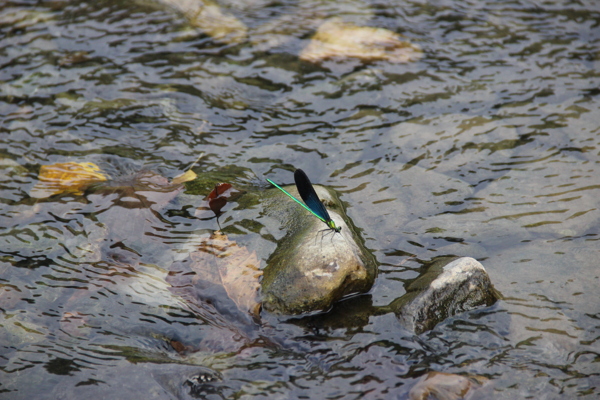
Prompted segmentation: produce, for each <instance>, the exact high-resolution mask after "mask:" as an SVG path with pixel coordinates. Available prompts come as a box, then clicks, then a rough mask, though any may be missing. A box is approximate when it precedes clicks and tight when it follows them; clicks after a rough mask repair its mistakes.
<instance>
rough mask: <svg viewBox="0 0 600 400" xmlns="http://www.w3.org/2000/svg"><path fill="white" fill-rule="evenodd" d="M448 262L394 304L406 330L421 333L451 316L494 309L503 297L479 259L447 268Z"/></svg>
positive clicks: (437, 266)
mask: <svg viewBox="0 0 600 400" xmlns="http://www.w3.org/2000/svg"><path fill="white" fill-rule="evenodd" d="M446 261H447V260H446ZM446 261H441V262H439V263H434V264H433V265H432V266H431V268H430V269H429V270H428V271H427V273H426V274H424V275H421V276H420V277H419V278H418V279H417V280H415V281H414V282H413V283H412V284H411V285H410V286H409V287H408V288H407V293H406V295H404V296H402V297H401V298H399V299H398V300H396V301H394V302H393V303H392V304H391V305H390V307H391V308H392V309H393V311H394V312H395V313H396V316H397V317H398V319H399V320H400V322H401V323H402V325H404V327H405V328H407V329H409V330H411V331H413V332H415V333H417V334H420V333H423V332H425V331H428V330H430V329H433V328H434V327H435V325H437V324H438V323H440V322H442V321H443V320H445V319H446V318H448V317H451V316H454V315H457V314H460V313H462V312H465V311H469V310H473V309H475V308H478V307H482V306H490V305H492V304H494V303H495V302H496V300H498V299H499V298H500V294H499V293H498V292H497V291H496V290H495V289H494V287H493V286H492V283H491V282H490V277H489V276H488V274H487V272H486V271H485V268H484V267H483V265H481V264H480V263H479V262H478V261H477V260H475V259H473V258H471V257H461V258H458V259H455V260H453V261H451V262H449V263H446V264H445V265H444V263H445V262H446Z"/></svg>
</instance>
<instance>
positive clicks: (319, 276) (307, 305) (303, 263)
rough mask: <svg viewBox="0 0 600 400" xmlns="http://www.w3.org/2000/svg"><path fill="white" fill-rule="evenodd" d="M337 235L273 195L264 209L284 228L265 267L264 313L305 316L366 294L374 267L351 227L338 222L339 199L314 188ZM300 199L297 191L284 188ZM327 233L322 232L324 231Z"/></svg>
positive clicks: (278, 194) (273, 192)
mask: <svg viewBox="0 0 600 400" xmlns="http://www.w3.org/2000/svg"><path fill="white" fill-rule="evenodd" d="M314 187H315V190H316V192H317V194H318V195H319V197H320V198H321V200H325V201H326V202H327V209H328V211H329V214H330V216H331V218H332V219H333V220H334V221H335V223H336V225H338V226H340V227H342V230H341V232H339V233H336V232H333V231H331V230H328V229H327V227H326V225H325V224H324V223H323V222H322V221H320V220H319V219H318V218H316V217H315V216H313V215H312V214H310V213H309V212H308V211H307V210H305V209H304V208H302V207H300V206H299V205H298V204H296V203H295V202H294V201H292V200H291V199H290V198H288V197H287V196H285V194H283V193H281V192H280V191H278V190H276V189H273V190H271V191H269V192H268V193H267V194H266V195H265V196H266V199H265V209H266V210H268V212H269V214H270V215H272V216H274V217H276V218H277V219H278V221H279V223H282V224H283V228H282V229H285V230H286V231H287V232H286V235H285V237H284V238H283V239H281V240H280V241H279V242H278V246H277V249H276V250H275V252H274V253H273V255H272V256H271V257H270V259H269V260H268V262H267V266H266V268H265V269H264V275H263V281H262V293H263V307H264V309H265V310H267V311H271V312H274V313H279V314H304V313H310V312H316V311H325V310H327V309H329V308H330V307H331V306H332V305H333V303H334V302H336V301H337V300H340V299H341V298H343V297H345V296H348V295H351V294H355V293H364V292H366V291H368V290H369V289H370V288H371V286H372V285H373V281H374V280H375V275H376V266H375V262H374V259H373V257H372V255H371V254H370V253H368V252H367V250H366V249H365V248H364V247H363V246H362V243H361V241H360V238H359V237H358V235H357V234H356V232H355V229H354V227H353V226H352V225H351V224H348V223H347V222H346V220H345V219H344V218H343V217H342V215H343V214H344V212H343V209H342V206H341V203H340V201H339V199H337V198H336V197H334V196H333V195H332V194H331V193H330V192H329V191H328V190H327V189H325V188H323V187H322V186H318V185H317V186H314ZM286 190H288V191H289V192H290V193H291V194H292V195H294V196H296V197H297V198H300V196H299V195H298V192H297V191H296V188H295V187H292V186H290V187H286ZM324 229H325V231H324Z"/></svg>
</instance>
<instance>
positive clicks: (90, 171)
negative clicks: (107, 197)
mask: <svg viewBox="0 0 600 400" xmlns="http://www.w3.org/2000/svg"><path fill="white" fill-rule="evenodd" d="M38 178H39V182H38V183H37V184H36V185H35V186H34V187H33V189H32V190H31V193H30V195H31V197H35V198H39V199H41V198H45V197H50V196H53V195H55V194H60V193H74V194H82V193H83V191H84V190H85V188H86V187H88V186H89V185H90V184H92V183H95V182H102V181H106V180H107V177H106V175H104V174H103V173H102V172H101V171H100V168H99V167H98V166H97V165H96V164H94V163H91V162H86V163H76V162H66V163H57V164H52V165H42V166H41V167H40V174H39V177H38Z"/></svg>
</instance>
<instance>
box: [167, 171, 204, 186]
mask: <svg viewBox="0 0 600 400" xmlns="http://www.w3.org/2000/svg"><path fill="white" fill-rule="evenodd" d="M197 177H198V175H196V173H195V172H194V171H192V170H191V169H188V170H187V171H185V172H184V173H183V174H181V175H177V176H176V177H175V178H173V180H172V181H171V183H173V184H175V185H179V184H181V183H184V182H189V181H193V180H194V179H196V178H197Z"/></svg>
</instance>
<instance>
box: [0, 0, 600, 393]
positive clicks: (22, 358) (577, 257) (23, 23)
mask: <svg viewBox="0 0 600 400" xmlns="http://www.w3.org/2000/svg"><path fill="white" fill-rule="evenodd" d="M219 4H220V6H221V7H223V9H224V10H227V12H229V13H230V14H232V15H234V16H235V17H236V18H238V19H239V20H240V21H242V22H243V24H245V25H246V26H247V27H248V40H246V41H243V42H241V43H239V44H222V43H219V42H217V41H215V40H213V39H212V38H210V37H208V36H207V35H205V34H203V33H202V32H201V31H199V30H198V29H195V28H193V27H191V26H190V24H189V22H188V21H187V20H186V19H185V18H184V17H183V16H182V15H181V14H179V13H178V12H177V11H176V10H173V9H172V8H170V7H169V6H166V5H163V4H161V3H159V2H151V1H147V2H120V1H110V0H103V1H96V2H85V1H61V0H53V1H5V2H2V3H1V4H0V116H1V119H0V229H1V230H0V326H1V329H0V398H3V399H4V398H6V399H34V398H35V399H58V398H60V399H74V398H77V399H81V398H101V397H104V396H106V397H107V398H108V397H110V398H113V399H133V398H144V399H151V398H156V399H169V398H190V397H191V396H193V395H194V393H191V392H190V390H189V388H186V387H185V386H182V385H181V382H182V381H184V380H185V379H183V378H185V377H186V376H192V375H194V374H197V373H198V371H199V370H201V369H202V368H207V369H210V371H217V372H218V374H220V377H219V382H218V385H216V386H215V389H214V390H213V391H212V392H210V393H205V394H203V396H205V397H206V398H236V399H262V398H265V399H267V398H268V399H270V400H273V399H293V398H312V399H396V398H399V399H400V398H406V397H407V394H408V391H409V390H410V388H411V387H412V386H413V385H414V383H415V382H416V381H417V379H418V378H419V377H421V376H422V375H424V374H425V373H426V372H428V371H439V372H446V373H454V374H460V375H477V376H483V377H485V378H487V379H488V382H487V384H486V385H485V387H484V388H482V389H480V391H479V392H475V393H474V398H486V399H488V398H497V399H526V398H535V399H570V398H597V397H598V396H599V395H600V363H599V361H600V343H599V338H600V298H599V296H598V293H599V289H600V266H599V260H600V243H599V241H600V235H599V226H600V210H599V206H600V201H599V198H600V127H599V125H600V124H599V122H600V96H599V95H600V89H599V87H600V26H599V25H600V4H599V3H598V2H596V1H594V0H589V1H584V0H582V1H566V0H565V1H558V0H556V1H552V0H548V1H541V0H539V1H534V0H531V1H530V0H488V1H479V0H477V1H474V0H473V1H467V0H453V1H450V0H446V1H444V0H439V1H385V0H382V1H359V0H352V1H350V0H349V1H342V2H328V1H317V0H315V1H311V0H306V1H302V0H301V1H299V2H293V1H285V2H267V1H262V0H256V1H248V2H236V1H234V0H224V1H222V2H220V3H219ZM315 16H318V17H319V18H327V17H341V18H343V19H344V20H347V21H351V22H353V23H355V24H357V25H365V26H374V27H381V28H386V29H389V30H391V31H394V32H397V33H401V34H402V35H404V37H405V39H406V40H409V41H410V42H412V43H414V44H416V45H418V46H420V47H421V48H422V49H423V52H424V54H423V57H422V58H421V59H420V60H418V61H415V62H412V63H407V64H398V63H393V62H389V61H375V62H371V63H360V62H357V61H356V60H338V61H328V62H325V63H324V64H322V65H313V64H310V63H308V62H304V61H301V60H299V58H298V54H299V52H300V51H301V50H302V48H304V47H305V46H306V45H307V43H308V41H309V39H310V36H311V34H312V33H313V32H314V29H315V24H314V18H316V17H315ZM277 21H289V22H288V23H285V24H283V25H284V26H285V27H286V28H287V30H286V31H285V34H283V35H279V36H277V40H276V41H275V42H276V43H275V44H274V45H269V46H265V45H264V43H266V42H269V39H270V38H271V36H270V35H271V34H270V33H269V32H270V31H269V29H267V28H265V27H268V26H270V25H269V24H275V25H276V22H277ZM279 26H281V24H279ZM273 37H274V36H273ZM269 43H271V42H269ZM202 152H203V153H204V154H205V155H204V157H203V158H201V160H200V161H199V163H198V164H197V165H196V166H195V167H194V171H195V172H196V173H197V174H198V175H200V176H202V175H207V176H223V177H227V178H228V181H230V183H232V184H234V185H235V186H237V187H240V188H243V190H245V191H247V192H260V191H261V190H266V189H268V186H269V185H268V184H267V183H266V181H265V178H267V177H269V178H271V179H273V180H274V181H276V182H280V183H282V184H284V183H286V184H288V183H292V171H293V170H294V168H302V169H304V170H305V171H306V172H307V174H308V175H309V176H310V177H311V179H312V180H313V182H314V183H320V184H323V185H327V186H330V187H332V188H334V189H335V190H337V192H338V193H339V194H340V197H341V199H342V200H343V201H344V203H345V204H346V206H347V212H348V216H349V217H350V218H351V219H352V221H353V223H354V224H355V225H356V226H357V227H358V228H359V229H360V230H361V234H362V236H363V237H364V239H365V243H366V246H367V247H368V248H369V249H370V250H371V251H372V252H373V254H374V256H375V258H376V260H377V262H378V264H379V272H378V277H377V280H376V282H375V285H374V287H373V288H372V290H371V291H370V292H369V293H368V294H365V295H362V296H358V297H354V298H351V299H348V300H346V301H345V302H343V303H342V304H341V305H339V306H337V307H334V309H333V310H331V311H330V312H329V313H327V314H325V315H320V316H313V317H310V318H298V319H291V320H288V321H279V323H278V324H276V325H274V326H273V332H272V334H273V337H275V338H276V342H277V343H278V345H277V346H274V345H270V344H269V343H268V340H267V339H268V338H266V339H265V340H261V339H257V340H255V341H253V342H251V343H250V344H247V345H245V346H241V347H236V346H232V343H234V342H235V340H236V337H235V334H234V333H231V332H229V331H227V329H221V328H220V325H219V321H221V320H220V319H218V318H217V317H215V320H211V319H210V318H206V317H202V318H200V317H198V315H195V314H194V313H193V312H190V311H189V310H188V309H187V308H186V305H185V304H184V302H183V301H182V300H181V299H179V298H178V297H177V296H174V295H172V294H171V293H170V292H169V290H168V285H167V284H166V283H165V281H164V278H165V276H166V275H167V273H168V270H169V266H170V265H171V264H173V263H174V262H177V261H179V260H181V259H183V258H184V257H185V256H186V254H187V252H189V251H190V249H193V248H194V246H195V244H197V243H198V241H199V240H200V238H202V237H206V236H208V235H209V234H210V233H211V232H212V231H214V230H216V229H218V226H217V221H216V219H214V218H209V217H206V218H199V217H198V215H197V214H196V213H195V209H196V208H197V207H199V206H200V205H202V204H203V196H205V195H207V194H208V193H209V192H210V190H211V187H209V186H207V187H206V188H199V189H198V188H196V191H195V192H193V191H190V190H187V191H182V192H178V193H168V192H167V193H162V194H161V193H160V192H156V191H152V190H149V189H147V188H141V189H138V191H137V192H136V193H137V195H136V196H137V197H136V196H134V195H132V194H131V193H129V194H128V193H124V194H123V193H121V194H118V193H117V191H115V193H106V192H98V191H90V192H86V194H85V195H83V196H77V195H62V196H57V197H50V198H47V199H35V198H32V197H30V194H31V191H32V189H33V187H34V186H35V185H36V183H37V182H38V172H39V168H40V166H42V165H48V164H53V163H61V162H71V161H75V162H93V163H95V164H97V165H98V166H99V167H100V168H101V169H102V170H103V171H105V172H106V173H107V174H108V175H109V176H110V178H111V182H118V181H119V180H127V179H129V178H128V177H129V176H131V175H133V174H135V173H139V171H150V172H151V173H152V174H155V176H162V177H164V178H168V179H171V178H173V177H174V176H176V175H178V174H180V173H181V172H182V171H184V170H185V169H186V168H187V167H188V166H189V165H190V164H192V163H193V162H194V160H196V158H197V157H198V155H199V154H200V153H202ZM198 192H202V196H201V195H198ZM140 193H145V195H144V196H142V197H140V195H139V194H140ZM142 198H143V199H145V200H140V199H142ZM138 203H139V204H138ZM223 211H224V214H223V215H222V216H221V217H220V219H219V223H220V224H221V226H222V228H223V232H224V233H226V234H227V235H228V237H229V239H231V240H234V241H236V242H237V243H238V244H240V245H242V246H247V247H248V248H249V249H251V250H255V251H257V254H258V256H259V258H260V260H261V262H262V266H263V267H264V264H265V262H266V260H267V259H268V257H269V255H270V254H271V252H272V251H273V250H274V249H275V247H276V238H279V237H281V235H282V232H280V231H279V228H280V227H279V226H275V225H272V224H271V225H269V224H268V223H267V222H266V219H264V218H263V212H262V210H261V208H260V204H259V203H258V204H251V205H248V204H244V205H242V204H241V203H240V204H238V205H236V204H235V203H231V204H228V205H227V206H226V207H225V208H224V209H223ZM455 255H459V256H470V257H474V258H476V259H478V260H479V261H480V262H481V263H482V264H483V265H484V266H485V267H486V269H487V271H488V273H489V275H490V277H491V280H492V282H493V284H494V285H495V287H496V289H498V291H499V292H500V293H502V295H503V296H504V299H503V300H501V301H499V302H498V303H497V304H496V305H494V306H493V307H491V308H487V309H482V310H476V311H471V312H467V313H464V314H461V315H459V316H456V317H454V318H451V319H449V320H447V321H445V322H444V323H442V324H439V325H438V326H437V327H436V328H435V329H434V330H432V331H430V332H426V333H424V334H422V335H419V336H416V335H412V334H410V333H408V332H406V331H404V330H403V329H402V327H401V326H400V325H399V323H398V321H397V320H396V319H395V316H394V315H393V314H385V315H369V314H368V313H364V312H362V310H368V309H370V308H371V307H373V306H385V305H387V304H389V303H390V302H392V301H393V300H394V299H396V298H398V297H400V296H401V295H402V294H403V293H404V292H405V288H406V287H407V285H408V284H410V282H412V280H414V279H415V278H417V277H418V276H419V275H420V274H421V273H422V272H423V271H424V270H425V269H426V267H427V265H429V264H430V263H431V262H432V261H434V260H436V259H438V258H440V257H444V256H455ZM225 324H226V322H225ZM223 332H225V333H223ZM228 335H230V336H228ZM165 339H174V340H177V341H179V342H181V343H186V344H188V345H190V346H194V347H195V348H196V349H198V351H196V352H193V353H191V354H187V355H185V356H182V355H180V354H178V353H177V352H176V351H174V350H173V349H172V348H171V347H169V346H168V345H167V341H166V340H165Z"/></svg>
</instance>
